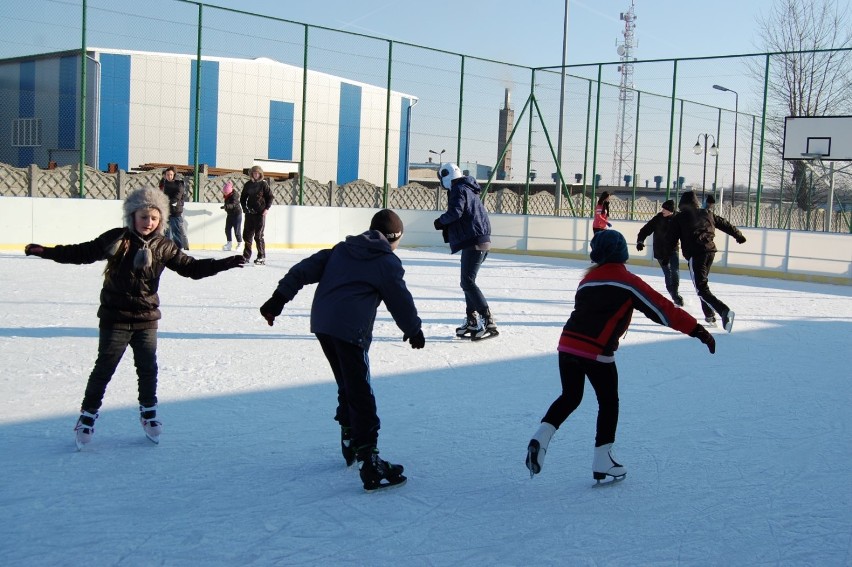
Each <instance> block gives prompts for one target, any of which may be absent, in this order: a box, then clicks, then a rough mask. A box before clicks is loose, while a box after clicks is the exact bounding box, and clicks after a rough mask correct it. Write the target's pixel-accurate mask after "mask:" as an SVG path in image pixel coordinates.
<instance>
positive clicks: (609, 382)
mask: <svg viewBox="0 0 852 567" xmlns="http://www.w3.org/2000/svg"><path fill="white" fill-rule="evenodd" d="M586 376H588V377H589V383H590V384H591V385H592V388H594V390H595V395H596V396H597V398H598V422H597V434H596V435H595V447H600V446H601V445H606V444H607V443H614V442H615V430H616V428H617V427H618V368H616V366H615V363H614V362H598V361H597V360H591V359H589V358H581V357H579V356H574V355H573V354H568V353H565V352H560V353H559V379H560V380H561V381H562V394H561V395H560V396H559V397H558V398H556V400H555V401H554V402H553V403H552V404H551V405H550V409H548V410H547V413H546V414H544V418H543V419H542V421H543V422H547V423H549V424H551V425H552V426H554V427H556V428H557V429H559V426H560V425H562V424H563V423H564V422H565V420H566V419H568V416H569V415H571V413H572V412H573V411H574V410H575V409H577V408H578V407H579V406H580V402H581V401H583V389H584V387H585V384H586Z"/></svg>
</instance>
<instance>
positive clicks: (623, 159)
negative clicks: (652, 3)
mask: <svg viewBox="0 0 852 567" xmlns="http://www.w3.org/2000/svg"><path fill="white" fill-rule="evenodd" d="M634 8H635V0H630V9H629V10H628V11H627V12H622V13H621V18H620V19H621V21H623V22H624V31H622V32H621V33H622V35H623V36H624V41H622V42H620V43H618V46H617V47H616V52H617V53H618V56H619V57H620V59H621V65H619V66H618V72H619V73H620V74H621V82H620V83H619V89H618V123H617V124H616V128H615V149H614V151H613V154H612V183H613V185H616V186H618V185H621V184H622V183H623V182H624V173H625V172H631V171H632V170H633V130H634V128H635V124H636V121H635V118H636V117H635V115H634V112H635V109H634V107H633V106H634V105H633V96H634V90H633V62H634V61H636V58H635V57H633V50H634V49H635V48H636V44H635V43H634V39H635V36H634V33H633V32H634V30H635V29H636V12H635V10H634ZM632 175H633V176H634V178H635V176H636V172H633V173H632Z"/></svg>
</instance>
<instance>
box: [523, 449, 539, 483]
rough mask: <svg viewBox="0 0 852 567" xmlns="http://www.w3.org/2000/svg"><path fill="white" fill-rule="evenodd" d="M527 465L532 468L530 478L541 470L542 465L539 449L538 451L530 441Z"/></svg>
mask: <svg viewBox="0 0 852 567" xmlns="http://www.w3.org/2000/svg"><path fill="white" fill-rule="evenodd" d="M526 465H527V468H528V469H529V470H530V478H532V477H534V476H535V475H537V474H538V473H540V472H541V465H539V464H538V451H536V448H535V447H534V446H533V445H532V443H530V445H529V447H527V462H526Z"/></svg>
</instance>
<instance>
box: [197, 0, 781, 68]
mask: <svg viewBox="0 0 852 567" xmlns="http://www.w3.org/2000/svg"><path fill="white" fill-rule="evenodd" d="M213 3H214V4H216V5H219V6H224V7H229V8H237V9H241V10H246V11H250V12H255V13H262V14H266V15H271V16H276V17H280V18H286V19H290V20H295V21H299V22H304V23H308V24H314V25H320V26H326V27H331V28H335V29H342V30H347V31H351V32H356V33H363V34H366V35H376V36H381V37H384V38H388V39H393V40H398V41H405V42H408V43H414V44H417V45H423V46H426V47H435V48H442V49H446V50H448V51H454V52H458V53H464V54H467V55H475V56H478V57H484V58H487V59H495V60H499V61H505V62H509V63H517V64H521V65H529V66H547V65H558V64H560V63H561V53H562V30H563V21H564V10H565V2H564V1H563V0H534V1H532V2H523V3H522V2H518V1H517V0H512V1H510V0H462V1H458V0H454V1H449V0H432V1H431V2H410V1H402V2H400V1H388V0H362V1H360V2H352V1H351V0H323V1H322V2H293V1H291V2H281V1H276V0H218V1H215V2H213ZM772 4H773V0H747V1H744V0H713V1H712V2H698V1H694V0H693V1H688V2H684V1H682V0H681V1H675V0H636V1H635V12H636V15H637V19H636V38H637V40H638V49H637V51H636V56H637V57H638V58H639V59H660V58H673V57H693V56H705V55H729V54H742V53H754V52H758V51H763V50H762V49H761V48H760V47H759V42H758V39H757V38H756V36H755V33H754V30H755V25H754V22H755V21H756V19H757V17H758V16H760V15H761V14H766V13H768V12H769V10H770V8H771V6H772ZM629 7H630V1H629V0H583V1H580V0H570V3H569V12H568V15H569V22H568V36H569V41H568V63H569V64H572V63H596V62H602V61H615V60H617V59H618V55H617V54H616V52H615V48H616V45H617V42H618V41H620V40H621V39H622V36H621V31H622V29H623V22H621V21H620V20H619V14H620V13H621V12H626V11H627V10H628V9H629Z"/></svg>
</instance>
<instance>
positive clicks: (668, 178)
mask: <svg viewBox="0 0 852 567" xmlns="http://www.w3.org/2000/svg"><path fill="white" fill-rule="evenodd" d="M677 62H678V60H677V59H675V60H674V64H673V65H672V105H671V110H670V111H669V157H668V164H667V166H666V199H668V198H669V187H671V184H672V150H673V149H674V120H675V102H676V100H677V98H676V97H677ZM682 124H683V103H682V102H681V125H682ZM679 171H680V151H678V172H679ZM678 177H680V176H678Z"/></svg>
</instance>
